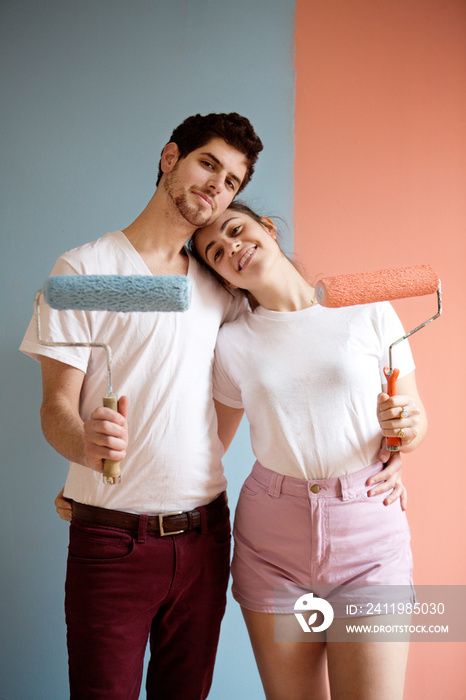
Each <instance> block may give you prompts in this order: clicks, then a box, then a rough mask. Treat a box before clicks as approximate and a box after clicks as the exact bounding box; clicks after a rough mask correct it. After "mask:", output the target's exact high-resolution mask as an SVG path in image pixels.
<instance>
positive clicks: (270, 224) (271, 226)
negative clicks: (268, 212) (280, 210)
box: [261, 216, 278, 241]
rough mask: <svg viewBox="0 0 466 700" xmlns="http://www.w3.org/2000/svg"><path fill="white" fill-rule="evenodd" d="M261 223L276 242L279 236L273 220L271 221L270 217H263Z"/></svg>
mask: <svg viewBox="0 0 466 700" xmlns="http://www.w3.org/2000/svg"><path fill="white" fill-rule="evenodd" d="M261 223H262V226H263V227H264V228H265V229H267V232H268V233H269V235H270V236H272V238H273V239H274V240H275V241H276V240H277V236H278V232H277V227H276V226H275V224H274V223H273V221H272V219H269V217H268V216H263V217H262V218H261Z"/></svg>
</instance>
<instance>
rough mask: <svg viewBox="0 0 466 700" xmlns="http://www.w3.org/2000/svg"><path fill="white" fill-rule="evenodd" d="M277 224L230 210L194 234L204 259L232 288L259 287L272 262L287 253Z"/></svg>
mask: <svg viewBox="0 0 466 700" xmlns="http://www.w3.org/2000/svg"><path fill="white" fill-rule="evenodd" d="M276 238H277V230H276V228H275V224H274V223H273V222H272V221H271V220H270V219H267V218H265V217H264V218H263V219H261V223H258V222H257V221H255V220H254V219H252V218H251V217H250V216H248V215H247V214H244V213H242V212H238V211H235V210H233V209H227V210H226V211H225V212H223V214H221V215H220V216H219V217H218V219H216V220H215V222H214V223H213V224H210V225H209V226H206V227H205V228H202V229H199V230H198V231H196V233H195V234H194V245H195V246H196V249H197V251H198V253H199V254H200V256H201V257H202V259H203V260H204V261H205V262H206V263H207V265H209V267H211V268H212V269H213V270H215V271H216V272H217V273H218V274H219V275H221V276H222V277H223V279H224V280H226V282H228V283H229V284H230V285H231V286H232V287H239V288H240V289H248V290H251V291H252V289H254V288H255V287H257V284H258V283H260V279H261V277H262V276H263V275H264V274H265V273H266V271H267V270H268V269H269V268H270V265H271V264H273V262H274V261H275V260H276V259H277V257H278V256H279V257H283V254H282V252H281V250H280V248H279V246H278V244H277V242H276Z"/></svg>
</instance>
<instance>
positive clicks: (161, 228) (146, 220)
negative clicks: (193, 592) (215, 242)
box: [123, 192, 194, 275]
mask: <svg viewBox="0 0 466 700" xmlns="http://www.w3.org/2000/svg"><path fill="white" fill-rule="evenodd" d="M164 204H165V203H164V202H163V198H160V197H158V196H157V192H156V193H155V194H154V196H153V197H152V199H151V200H150V202H149V204H148V205H147V207H146V208H145V209H144V211H142V212H141V214H140V215H139V216H138V217H137V218H136V219H135V220H134V221H133V223H132V224H130V225H129V226H127V227H126V228H125V229H123V233H124V234H125V236H126V237H127V238H128V240H129V242H130V243H131V245H132V246H133V247H134V248H135V249H136V251H137V252H138V253H139V255H140V256H141V258H142V259H143V260H144V262H145V264H146V265H147V267H148V268H149V270H150V271H151V272H152V274H154V275H167V274H171V275H185V274H186V272H187V269H188V260H187V256H186V253H185V251H184V245H185V243H186V242H187V241H188V240H189V238H190V237H191V236H192V234H193V232H194V227H193V226H192V225H191V224H189V223H188V222H187V221H185V220H184V219H183V218H182V217H181V216H179V215H178V216H177V215H176V213H175V212H172V211H170V210H169V208H168V207H167V206H164Z"/></svg>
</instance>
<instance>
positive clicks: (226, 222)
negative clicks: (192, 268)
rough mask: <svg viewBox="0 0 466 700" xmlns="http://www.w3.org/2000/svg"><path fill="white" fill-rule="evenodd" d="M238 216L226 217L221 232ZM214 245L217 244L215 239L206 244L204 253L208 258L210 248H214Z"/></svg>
mask: <svg viewBox="0 0 466 700" xmlns="http://www.w3.org/2000/svg"><path fill="white" fill-rule="evenodd" d="M236 218H237V217H236V216H231V217H230V218H229V219H225V221H224V222H223V224H222V225H221V226H220V233H223V231H224V230H225V229H226V227H227V226H228V224H229V223H230V221H233V220H234V219H236ZM214 245H215V241H211V242H210V243H208V244H207V246H206V249H205V251H204V255H205V256H206V259H207V260H208V259H209V258H208V255H207V253H208V252H209V250H210V249H211V248H212V246H214Z"/></svg>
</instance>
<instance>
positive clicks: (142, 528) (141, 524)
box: [138, 514, 149, 544]
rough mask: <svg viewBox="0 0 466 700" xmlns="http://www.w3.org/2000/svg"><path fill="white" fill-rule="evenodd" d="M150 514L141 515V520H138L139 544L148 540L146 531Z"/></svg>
mask: <svg viewBox="0 0 466 700" xmlns="http://www.w3.org/2000/svg"><path fill="white" fill-rule="evenodd" d="M148 517H149V516H148V515H145V514H143V515H140V516H139V521H138V542H139V544H144V542H145V541H146V532H147V520H148Z"/></svg>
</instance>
